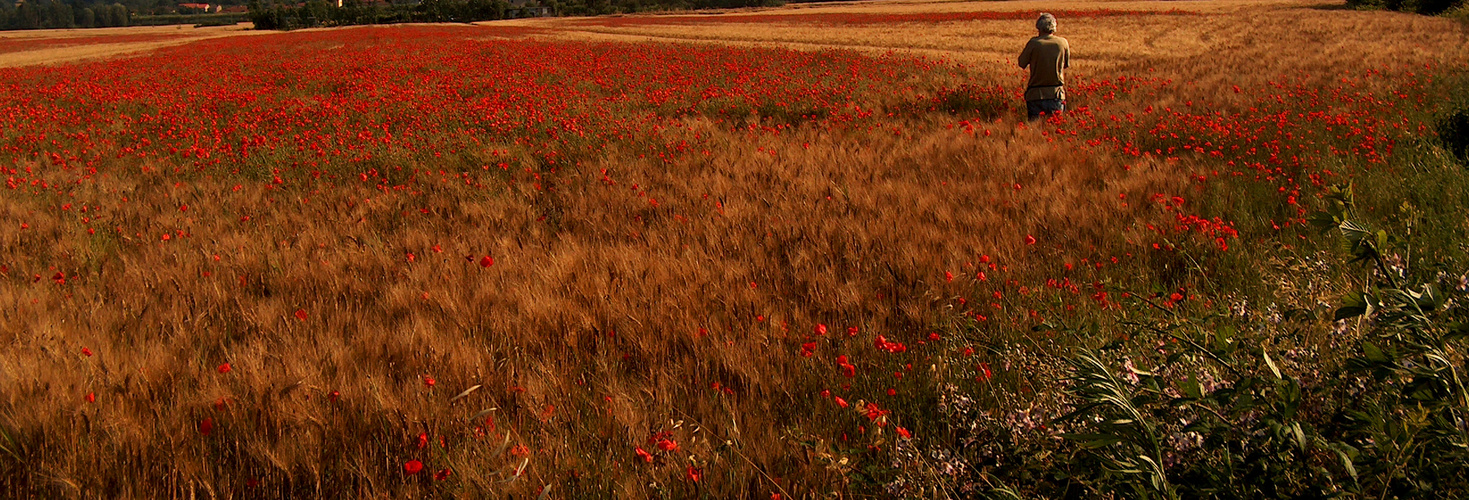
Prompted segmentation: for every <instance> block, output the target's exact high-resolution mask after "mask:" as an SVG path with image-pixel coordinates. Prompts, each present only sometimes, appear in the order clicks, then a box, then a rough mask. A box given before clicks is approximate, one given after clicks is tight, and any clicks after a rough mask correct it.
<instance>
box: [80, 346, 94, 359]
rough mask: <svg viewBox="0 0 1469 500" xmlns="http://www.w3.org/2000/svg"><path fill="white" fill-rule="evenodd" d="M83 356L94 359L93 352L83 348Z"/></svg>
mask: <svg viewBox="0 0 1469 500" xmlns="http://www.w3.org/2000/svg"><path fill="white" fill-rule="evenodd" d="M82 355H83V356H86V357H89V358H90V357H92V350H91V349H88V348H85V347H83V348H82Z"/></svg>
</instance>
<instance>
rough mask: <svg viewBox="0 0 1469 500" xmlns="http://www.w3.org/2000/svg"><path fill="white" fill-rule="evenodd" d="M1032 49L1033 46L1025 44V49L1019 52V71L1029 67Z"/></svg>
mask: <svg viewBox="0 0 1469 500" xmlns="http://www.w3.org/2000/svg"><path fill="white" fill-rule="evenodd" d="M1034 47H1035V44H1033V43H1029V42H1026V44H1025V48H1024V49H1021V50H1020V61H1019V63H1020V69H1025V68H1027V67H1029V66H1030V57H1031V52H1033V51H1034Z"/></svg>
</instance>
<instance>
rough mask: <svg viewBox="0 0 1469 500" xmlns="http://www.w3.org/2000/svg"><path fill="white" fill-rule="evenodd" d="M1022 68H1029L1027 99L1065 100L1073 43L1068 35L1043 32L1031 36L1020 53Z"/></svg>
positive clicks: (1026, 89)
mask: <svg viewBox="0 0 1469 500" xmlns="http://www.w3.org/2000/svg"><path fill="white" fill-rule="evenodd" d="M1020 67H1021V68H1025V67H1030V82H1029V83H1028V84H1027V85H1026V88H1025V100H1027V101H1039V100H1043V99H1060V100H1063V101H1064V100H1066V87H1064V85H1066V72H1065V69H1066V68H1069V67H1071V45H1070V44H1068V43H1067V42H1066V39H1065V38H1061V37H1059V36H1056V35H1049V34H1048V35H1043V36H1038V37H1035V38H1031V39H1030V42H1027V43H1026V44H1025V50H1022V51H1021V52H1020Z"/></svg>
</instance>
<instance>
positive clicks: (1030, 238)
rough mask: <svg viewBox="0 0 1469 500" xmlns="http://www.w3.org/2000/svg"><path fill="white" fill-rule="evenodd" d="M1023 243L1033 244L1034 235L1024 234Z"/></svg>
mask: <svg viewBox="0 0 1469 500" xmlns="http://www.w3.org/2000/svg"><path fill="white" fill-rule="evenodd" d="M1025 244H1027V245H1034V244H1035V237H1034V236H1031V235H1028V234H1027V235H1025Z"/></svg>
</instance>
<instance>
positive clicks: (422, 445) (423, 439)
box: [418, 432, 428, 450]
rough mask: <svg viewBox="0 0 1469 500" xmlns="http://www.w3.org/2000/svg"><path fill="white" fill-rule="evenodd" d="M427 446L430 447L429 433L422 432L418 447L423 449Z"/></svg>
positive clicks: (419, 435) (419, 436)
mask: <svg viewBox="0 0 1469 500" xmlns="http://www.w3.org/2000/svg"><path fill="white" fill-rule="evenodd" d="M426 447H428V433H427V432H420V433H419V434H418V449H420V450H422V449H424V448H426Z"/></svg>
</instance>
